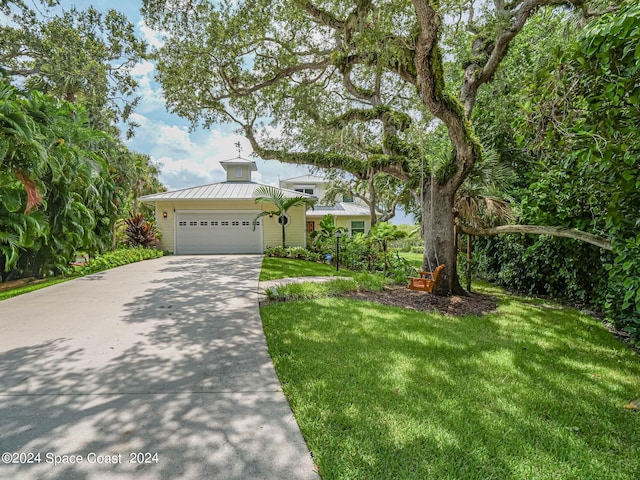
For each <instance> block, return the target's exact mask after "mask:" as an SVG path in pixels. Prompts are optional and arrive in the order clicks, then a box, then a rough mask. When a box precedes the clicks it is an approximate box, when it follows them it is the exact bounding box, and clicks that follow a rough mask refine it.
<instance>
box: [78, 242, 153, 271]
mask: <svg viewBox="0 0 640 480" xmlns="http://www.w3.org/2000/svg"><path fill="white" fill-rule="evenodd" d="M162 256H163V252H162V251H161V250H155V249H150V248H144V247H132V248H120V249H118V250H114V251H113V252H107V253H103V254H100V255H96V256H95V257H93V258H91V259H90V260H89V261H88V262H87V264H86V265H84V266H80V267H75V270H74V271H75V272H76V273H80V274H81V275H88V274H91V273H96V272H101V271H103V270H109V269H111V268H115V267H121V266H122V265H127V264H129V263H135V262H140V261H142V260H149V259H152V258H159V257H162Z"/></svg>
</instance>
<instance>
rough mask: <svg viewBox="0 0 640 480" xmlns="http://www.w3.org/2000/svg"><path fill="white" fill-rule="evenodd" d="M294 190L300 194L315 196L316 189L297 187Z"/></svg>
mask: <svg viewBox="0 0 640 480" xmlns="http://www.w3.org/2000/svg"><path fill="white" fill-rule="evenodd" d="M294 190H295V191H296V192H300V193H308V194H309V195H315V189H314V188H313V187H296V188H294Z"/></svg>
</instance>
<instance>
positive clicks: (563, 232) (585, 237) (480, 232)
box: [458, 222, 611, 250]
mask: <svg viewBox="0 0 640 480" xmlns="http://www.w3.org/2000/svg"><path fill="white" fill-rule="evenodd" d="M458 230H459V231H460V232H462V233H465V234H467V235H475V236H477V237H493V236H495V235H501V234H505V233H526V234H532V235H551V236H553V237H565V238H571V239H574V240H580V241H581V242H587V243H590V244H591V245H595V246H596V247H600V248H602V249H604V250H611V241H610V240H608V239H606V238H602V237H599V236H597V235H593V234H592V233H587V232H583V231H581V230H576V229H573V228H562V227H546V226H542V225H501V226H499V227H491V228H474V227H472V226H470V225H467V224H465V223H462V222H458Z"/></svg>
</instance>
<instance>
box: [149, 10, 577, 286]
mask: <svg viewBox="0 0 640 480" xmlns="http://www.w3.org/2000/svg"><path fill="white" fill-rule="evenodd" d="M584 3H585V1H584V0H519V1H513V2H505V1H496V2H494V3H493V5H491V4H489V3H487V4H485V5H484V7H483V10H482V14H481V15H476V14H475V10H474V5H475V2H465V1H463V2H459V1H448V2H437V1H435V0H413V1H412V2H409V1H400V0H392V1H388V2H384V3H380V4H378V3H376V2H373V1H371V0H364V1H361V0H358V1H352V2H335V1H329V0H323V1H320V0H319V1H305V0H296V1H291V2H290V1H275V2H274V1H271V0H269V1H267V0H256V1H246V2H223V3H220V4H216V3H213V2H206V1H199V0H194V1H190V2H187V3H185V2H182V1H179V0H146V1H145V2H144V13H145V16H146V19H147V22H148V23H150V24H152V25H155V26H157V27H158V28H160V29H162V30H163V31H166V32H167V38H166V44H165V46H164V47H163V48H162V49H161V50H160V51H159V52H158V59H159V64H158V72H159V79H160V81H161V82H162V84H163V87H164V90H165V93H166V96H167V100H168V103H169V107H170V108H171V109H172V110H173V111H174V112H176V113H178V114H180V115H183V116H185V117H186V118H189V119H190V120H192V121H193V122H203V123H204V124H205V125H209V124H211V123H213V122H217V121H233V122H236V123H238V124H240V125H241V126H242V128H243V130H244V132H245V134H246V135H247V137H248V138H249V140H250V141H251V142H252V145H253V148H254V150H255V151H256V152H257V153H259V154H260V155H261V156H262V157H263V158H266V159H269V158H277V159H279V160H281V161H285V162H291V163H304V164H310V165H314V166H316V167H318V168H340V169H342V170H345V171H348V172H350V173H351V174H353V175H354V176H356V177H358V178H369V177H367V172H369V171H370V170H373V171H375V172H378V173H379V172H384V173H387V174H390V175H394V176H396V177H397V178H398V179H400V180H401V181H403V182H405V183H407V184H409V185H410V186H411V188H413V189H416V190H419V191H421V192H423V191H426V192H428V194H427V195H421V196H420V197H421V199H422V200H423V202H424V204H423V205H422V212H423V218H422V220H423V223H424V224H428V226H427V228H425V233H426V235H425V249H424V263H425V265H426V264H428V263H433V261H434V260H435V257H436V256H439V258H440V259H444V262H445V263H446V265H447V268H446V270H445V272H444V275H443V282H441V283H440V285H439V287H440V288H441V290H440V291H439V293H449V292H451V291H461V290H462V289H461V288H460V285H459V283H458V281H457V277H456V268H455V265H456V252H455V248H454V239H453V223H454V215H453V204H454V198H455V193H456V191H457V190H458V189H459V188H460V186H461V185H462V183H463V182H464V180H465V179H466V177H467V176H468V175H469V173H470V172H471V171H472V169H473V167H474V165H475V164H476V162H478V161H479V160H480V158H481V156H482V147H481V144H480V143H479V141H478V139H477V137H476V135H475V133H474V127H473V125H472V124H471V122H470V118H471V115H472V112H473V109H474V106H475V103H476V100H477V96H478V92H479V91H480V87H481V86H482V85H484V84H486V83H488V82H489V81H490V80H491V79H492V78H493V77H494V75H495V74H496V71H497V69H498V66H499V65H500V63H501V62H502V60H503V59H504V58H505V56H506V54H507V50H508V47H509V45H510V43H511V41H512V40H513V39H514V38H515V37H516V36H517V35H518V33H519V32H520V31H521V30H522V28H523V27H524V25H525V24H526V23H527V21H528V20H529V18H530V17H531V16H532V15H533V14H534V13H535V12H536V11H537V10H538V9H539V8H540V7H541V6H544V5H553V6H558V5H574V6H581V5H583V4H584ZM447 15H449V16H452V15H456V16H458V15H459V16H460V17H465V19H466V22H458V23H457V25H456V27H457V28H456V27H452V28H449V27H445V26H444V25H445V24H444V21H443V19H444V18H445V17H446V16H447ZM454 37H455V38H459V39H462V40H463V42H462V43H461V42H459V41H454ZM445 54H446V55H447V56H448V57H451V58H453V59H454V60H453V61H451V62H445V61H444V58H445ZM185 79H189V81H188V82H187V81H185ZM454 92H457V93H454ZM265 118H270V119H273V122H274V125H275V124H277V125H280V126H281V127H282V128H281V129H280V130H279V132H281V133H282V134H283V137H284V139H283V140H280V139H276V138H273V136H272V137H270V138H265V137H264V136H261V135H259V134H258V132H257V130H259V126H260V123H261V122H262V121H263V120H264V119H265ZM434 118H435V119H437V120H433V119H434ZM310 124H315V125H321V126H323V129H324V128H325V127H326V126H333V127H334V128H335V129H336V130H339V131H340V132H344V131H347V132H349V134H348V135H347V136H346V138H347V139H348V141H349V142H350V143H352V144H355V145H359V144H358V142H357V139H358V138H360V137H364V138H365V139H366V141H365V142H362V143H363V145H362V148H359V149H352V148H349V147H347V148H343V147H338V146H336V147H334V148H333V149H330V150H328V151H327V150H326V149H322V150H320V149H317V148H313V145H312V144H311V143H310V142H309V138H310V135H305V128H306V126H307V125H310ZM436 124H440V125H443V126H444V129H445V131H446V138H447V140H448V142H449V146H448V151H447V155H446V156H445V157H444V158H445V161H444V162H442V163H440V164H437V165H436V164H435V163H433V162H429V161H427V159H426V158H425V157H424V151H425V148H424V144H425V143H428V142H427V141H426V136H427V135H426V134H427V133H428V132H431V131H433V130H434V128H435V126H436ZM412 126H414V127H415V129H416V130H417V131H418V133H419V135H418V138H417V139H416V138H412V135H411V132H412V130H411V127H412ZM370 138H371V140H372V141H369V139H370ZM352 140H353V141H352ZM323 145H326V143H324V142H323ZM424 171H426V172H427V175H426V176H424V177H422V176H421V175H419V172H424ZM432 173H433V175H432ZM421 179H424V180H422V183H420V182H419V181H418V180H421ZM431 203H433V204H434V205H433V207H434V208H431V206H432V205H431ZM431 211H434V212H435V215H433V216H429V217H427V216H426V212H431ZM436 251H438V252H439V255H436Z"/></svg>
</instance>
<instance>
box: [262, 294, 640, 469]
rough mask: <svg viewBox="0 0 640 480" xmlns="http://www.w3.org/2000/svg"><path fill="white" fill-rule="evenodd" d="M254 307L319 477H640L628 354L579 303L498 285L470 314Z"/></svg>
mask: <svg viewBox="0 0 640 480" xmlns="http://www.w3.org/2000/svg"><path fill="white" fill-rule="evenodd" d="M261 314H262V318H263V322H264V328H265V332H266V334H267V339H268V343H269V350H270V352H271V355H272V358H273V361H274V363H275V366H276V369H277V371H278V375H279V376H280V379H281V382H282V385H283V388H284V391H285V393H286V395H287V397H288V398H289V401H290V403H291V406H292V408H293V410H294V412H295V415H296V418H297V420H298V423H299V425H300V427H301V429H302V431H303V434H304V436H305V438H306V439H307V442H308V445H309V447H310V449H311V451H312V452H313V455H314V460H315V462H316V463H317V465H318V466H319V469H320V474H321V475H322V478H323V480H331V479H354V480H355V479H358V480H361V479H372V480H373V479H375V480H380V479H392V478H393V479H438V480H441V479H461V480H462V479H464V480H468V479H523V480H525V479H526V480H531V479H554V480H555V479H563V480H566V479H576V480H578V479H580V480H582V479H594V480H595V479H598V480H603V479H611V480H613V479H616V480H621V479H629V480H631V479H634V480H635V479H637V478H640V454H639V453H638V446H639V445H640V413H639V412H633V411H630V410H626V409H625V408H624V405H625V404H627V403H629V402H630V401H631V400H634V399H635V398H638V397H640V357H639V356H638V355H637V354H635V353H634V352H633V351H631V350H630V349H628V348H626V347H625V346H623V345H622V344H620V343H619V342H618V341H617V340H616V339H615V338H614V337H613V336H612V335H611V334H609V333H608V332H607V331H606V330H605V329H604V328H603V327H602V325H601V324H600V323H599V322H597V321H596V320H593V319H591V318H589V317H587V316H584V315H581V314H580V313H579V312H576V311H574V310H569V309H564V308H561V307H557V306H553V305H547V304H545V303H543V302H541V301H537V300H529V299H522V298H516V297H510V296H507V295H503V294H500V307H499V310H498V311H497V312H496V313H493V314H488V315H485V316H482V317H477V316H473V317H471V316H470V317H457V318H453V317H445V316H441V315H433V314H431V315H427V314H424V313H420V312H415V311H410V310H405V309H400V308H395V307H385V306H381V305H378V304H373V303H368V302H361V301H355V300H350V299H343V298H324V299H318V300H306V301H298V302H290V303H275V304H271V305H269V306H267V307H264V308H263V309H262V310H261Z"/></svg>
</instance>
